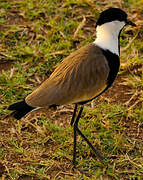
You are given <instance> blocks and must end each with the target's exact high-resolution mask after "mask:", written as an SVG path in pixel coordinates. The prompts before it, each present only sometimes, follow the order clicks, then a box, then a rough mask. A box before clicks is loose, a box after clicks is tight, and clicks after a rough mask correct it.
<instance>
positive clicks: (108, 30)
mask: <svg viewBox="0 0 143 180" xmlns="http://www.w3.org/2000/svg"><path fill="white" fill-rule="evenodd" d="M127 17H128V16H127V13H126V12H125V11H123V10H122V9H120V8H114V7H112V8H108V9H106V10H104V11H103V12H101V13H100V15H99V18H98V19H97V22H96V25H95V28H96V38H95V40H94V41H93V42H91V43H88V44H86V45H85V46H83V47H81V48H79V49H77V50H76V51H74V52H73V53H71V54H69V56H67V57H66V58H64V59H63V61H62V62H61V63H60V64H59V66H58V67H57V68H56V69H55V70H54V71H53V73H52V74H51V75H50V77H49V78H48V79H46V80H45V81H44V82H43V83H42V84H41V85H40V86H39V87H38V88H37V89H35V90H34V91H33V92H32V93H31V94H29V95H28V96H26V97H25V99H24V100H22V101H20V102H16V103H14V104H11V105H10V106H9V107H8V110H11V111H12V112H11V116H13V117H14V118H16V119H17V120H19V119H21V118H22V117H24V116H25V115H26V114H28V113H30V112H31V111H34V110H36V109H38V108H44V107H49V108H51V107H57V106H60V105H67V104H73V105H74V111H73V115H72V118H71V126H73V132H74V133H73V134H74V135H73V160H72V163H73V167H74V168H76V165H77V162H76V157H77V150H76V149H77V134H79V135H80V136H81V137H82V138H83V139H84V140H85V141H86V142H87V144H88V145H89V146H90V148H91V149H92V150H93V151H94V153H95V155H96V156H97V157H98V159H99V160H100V161H102V162H103V161H104V157H103V156H102V155H101V154H100V153H99V152H98V150H97V149H96V148H95V147H94V146H93V145H92V144H91V142H90V141H89V140H88V139H87V137H86V136H85V135H84V134H83V133H82V132H81V130H80V129H79V127H78V122H79V119H80V117H81V114H82V111H83V108H84V105H85V104H86V103H88V102H90V101H92V100H93V99H95V98H97V97H98V96H100V95H101V94H103V93H104V92H105V91H106V90H107V89H109V87H111V85H112V83H113V82H114V80H115V78H116V76H117V73H118V71H119V67H120V34H121V31H122V30H123V28H124V27H125V26H126V25H131V26H136V24H135V23H133V22H132V21H130V20H128V18H127Z"/></svg>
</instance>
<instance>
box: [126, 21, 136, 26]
mask: <svg viewBox="0 0 143 180" xmlns="http://www.w3.org/2000/svg"><path fill="white" fill-rule="evenodd" d="M126 24H127V25H131V26H136V24H135V23H133V22H132V21H130V20H127V21H126Z"/></svg>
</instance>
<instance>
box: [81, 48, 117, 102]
mask: <svg viewBox="0 0 143 180" xmlns="http://www.w3.org/2000/svg"><path fill="white" fill-rule="evenodd" d="M101 50H102V52H103V54H104V56H105V57H106V60H107V62H108V65H109V69H110V71H109V75H108V78H107V86H106V88H105V89H104V90H103V91H102V92H101V93H100V94H98V95H97V96H95V97H94V98H92V99H90V100H87V101H82V102H79V103H78V104H85V103H87V102H89V101H92V100H93V99H95V98H97V97H98V96H100V95H101V94H102V93H104V92H105V91H106V90H107V89H108V88H109V87H110V86H111V85H112V83H113V82H114V80H115V78H116V76H117V73H118V71H119V67H120V58H119V56H118V55H116V54H114V53H112V52H110V51H109V50H103V49H101Z"/></svg>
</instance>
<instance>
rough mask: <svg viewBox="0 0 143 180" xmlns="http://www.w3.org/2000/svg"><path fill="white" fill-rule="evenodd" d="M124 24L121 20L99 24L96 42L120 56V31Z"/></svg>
mask: <svg viewBox="0 0 143 180" xmlns="http://www.w3.org/2000/svg"><path fill="white" fill-rule="evenodd" d="M124 26H125V23H124V22H120V21H112V22H108V23H105V24H103V25H100V26H97V29H96V31H97V34H96V35H97V38H96V40H95V41H94V43H95V44H96V45H97V46H99V47H101V48H102V49H106V50H109V51H111V52H112V53H114V54H117V55H118V56H119V55H120V52H119V51H120V50H119V33H120V31H121V30H122V28H123V27H124Z"/></svg>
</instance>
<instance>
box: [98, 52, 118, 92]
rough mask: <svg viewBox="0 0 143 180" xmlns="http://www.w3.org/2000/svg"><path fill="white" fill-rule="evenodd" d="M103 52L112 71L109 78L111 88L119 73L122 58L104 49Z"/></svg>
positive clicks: (108, 82)
mask: <svg viewBox="0 0 143 180" xmlns="http://www.w3.org/2000/svg"><path fill="white" fill-rule="evenodd" d="M102 52H103V54H104V56H105V57H106V59H107V61H108V65H109V69H110V71H109V76H108V79H107V88H109V87H110V86H111V84H112V83H113V81H114V80H115V78H116V76H117V73H118V71H119V67H120V58H119V56H118V55H116V54H113V53H112V52H110V51H109V50H103V49H102ZM107 88H106V89H107Z"/></svg>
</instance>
